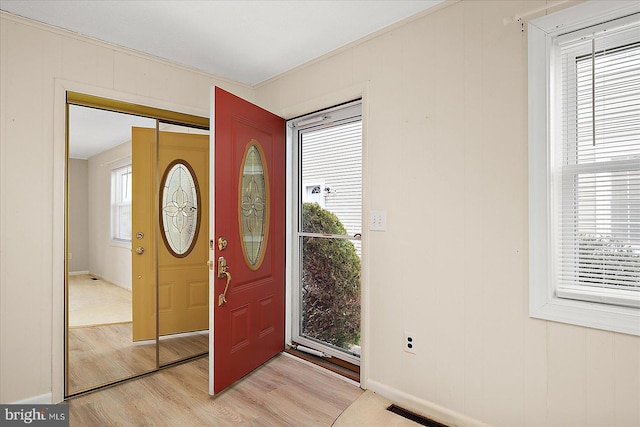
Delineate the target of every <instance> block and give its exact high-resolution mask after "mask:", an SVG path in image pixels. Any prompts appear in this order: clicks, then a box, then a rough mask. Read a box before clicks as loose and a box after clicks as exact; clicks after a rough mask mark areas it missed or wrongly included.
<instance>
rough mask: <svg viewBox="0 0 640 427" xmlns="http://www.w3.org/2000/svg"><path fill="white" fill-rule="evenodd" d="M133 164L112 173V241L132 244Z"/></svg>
mask: <svg viewBox="0 0 640 427" xmlns="http://www.w3.org/2000/svg"><path fill="white" fill-rule="evenodd" d="M131 177H132V173H131V164H128V165H126V166H124V167H120V168H117V169H114V170H112V171H111V239H112V240H114V241H116V242H131Z"/></svg>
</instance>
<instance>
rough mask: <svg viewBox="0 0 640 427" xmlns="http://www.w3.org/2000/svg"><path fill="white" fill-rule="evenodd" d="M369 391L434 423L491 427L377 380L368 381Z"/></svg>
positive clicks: (467, 426)
mask: <svg viewBox="0 0 640 427" xmlns="http://www.w3.org/2000/svg"><path fill="white" fill-rule="evenodd" d="M367 390H371V391H373V392H375V393H377V394H379V395H380V396H382V397H384V398H385V399H388V400H390V401H392V402H394V403H395V404H396V405H398V406H401V407H403V408H405V409H408V410H410V411H412V412H415V413H417V414H421V415H424V416H425V417H427V418H431V419H433V420H434V421H438V422H440V423H442V424H446V425H450V426H465V427H490V426H489V425H488V424H485V423H483V422H481V421H478V420H476V419H474V418H470V417H467V416H466V415H462V414H460V413H458V412H456V411H452V410H451V409H448V408H445V407H443V406H440V405H438V404H436V403H433V402H429V401H428V400H424V399H420V398H419V397H416V396H413V395H411V394H408V393H405V392H404V391H401V390H398V389H396V388H393V387H390V386H388V385H386V384H382V383H379V382H377V381H375V380H371V379H370V380H367Z"/></svg>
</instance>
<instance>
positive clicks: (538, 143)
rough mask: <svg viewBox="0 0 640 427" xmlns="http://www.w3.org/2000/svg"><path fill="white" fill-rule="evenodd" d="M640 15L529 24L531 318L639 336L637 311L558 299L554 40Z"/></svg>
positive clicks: (628, 5) (621, 9)
mask: <svg viewBox="0 0 640 427" xmlns="http://www.w3.org/2000/svg"><path fill="white" fill-rule="evenodd" d="M634 13H640V4H639V3H638V2H636V1H607V2H587V3H583V4H580V5H578V6H575V7H572V8H568V9H565V10H562V11H560V12H558V13H555V14H552V15H548V16H545V17H542V18H538V19H535V20H533V21H531V22H530V23H529V25H528V72H529V76H528V81H529V110H528V111H529V131H528V133H529V314H530V316H531V317H535V318H540V319H545V320H552V321H557V322H563V323H569V324H574V325H580V326H587V327H592V328H597V329H604V330H609V331H615V332H622V333H627V334H632V335H640V309H639V308H635V307H623V306H619V305H611V304H606V303H596V302H589V301H578V300H572V299H566V298H560V297H558V296H557V290H556V285H555V274H554V273H555V272H554V271H553V269H554V263H553V262H552V261H553V258H552V257H553V254H554V248H553V238H552V236H554V235H555V233H554V223H553V221H552V218H554V215H553V212H554V205H555V203H557V202H556V201H555V200H554V199H553V193H552V174H551V169H552V167H551V166H552V162H553V161H554V154H553V150H552V146H551V143H552V138H553V136H552V135H554V134H555V130H556V129H558V126H560V120H559V116H558V114H557V111H556V110H555V108H554V102H555V100H554V99H553V95H552V94H553V93H554V87H553V85H554V79H553V78H552V77H553V76H552V73H554V72H557V67H554V65H555V64H554V58H553V41H554V39H555V38H556V37H558V36H560V35H563V34H566V33H569V32H572V31H577V30H580V29H583V28H586V27H591V26H594V25H598V24H601V23H603V22H607V21H611V20H613V19H618V18H622V17H625V16H627V15H630V14H634Z"/></svg>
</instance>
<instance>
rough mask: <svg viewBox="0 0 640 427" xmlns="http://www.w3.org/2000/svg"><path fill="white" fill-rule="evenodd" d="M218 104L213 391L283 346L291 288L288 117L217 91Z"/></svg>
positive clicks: (215, 111) (215, 118)
mask: <svg viewBox="0 0 640 427" xmlns="http://www.w3.org/2000/svg"><path fill="white" fill-rule="evenodd" d="M213 105H214V109H213V119H212V122H211V123H212V125H213V130H214V132H213V135H214V136H213V137H214V145H215V146H214V175H215V176H214V208H213V210H214V217H215V218H214V228H213V229H214V249H213V251H212V253H213V263H214V265H213V269H214V272H213V273H214V277H215V279H214V294H213V295H212V299H211V301H212V306H213V307H212V308H213V311H214V315H213V327H212V329H211V330H212V333H213V339H212V340H211V341H212V342H213V352H211V353H210V358H211V360H210V367H209V369H210V375H211V374H212V375H213V378H212V379H211V380H210V383H211V384H212V385H213V386H212V387H211V384H210V393H211V394H215V393H218V392H220V391H221V390H223V389H225V388H226V387H228V386H229V385H231V384H232V383H233V382H234V381H236V380H238V379H240V378H242V377H243V376H244V375H246V374H248V373H249V372H251V371H252V370H254V369H255V368H257V367H258V366H260V365H262V364H263V363H264V362H266V361H267V360H269V359H270V358H272V357H273V356H275V355H276V354H278V353H279V352H280V351H282V350H283V349H284V288H285V286H284V268H285V262H284V242H285V231H284V224H285V220H284V204H285V140H284V130H285V124H284V120H283V119H282V118H280V117H278V116H275V115H273V114H271V113H269V112H268V111H266V110H263V109H262V108H259V107H257V106H255V105H253V104H251V103H249V102H247V101H245V100H243V99H241V98H238V97H237V96H235V95H232V94H230V93H228V92H225V91H224V90H222V89H220V88H217V87H216V88H214V100H213ZM219 241H220V243H218V242H219ZM223 241H226V244H225V243H224V242H223ZM221 258H222V259H221ZM220 263H222V264H226V267H224V266H223V267H221V268H219V267H218V264H220ZM225 270H226V271H225ZM227 283H228V286H227ZM225 288H226V292H225Z"/></svg>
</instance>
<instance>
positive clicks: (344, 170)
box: [300, 120, 362, 236]
mask: <svg viewBox="0 0 640 427" xmlns="http://www.w3.org/2000/svg"><path fill="white" fill-rule="evenodd" d="M300 150H301V163H302V165H301V169H302V172H301V174H302V176H301V178H302V183H303V185H302V187H304V188H301V193H302V200H303V202H308V203H316V204H318V205H319V206H321V207H324V209H326V210H328V211H329V212H331V213H332V214H334V215H335V216H336V218H337V219H339V220H340V222H341V223H342V225H343V226H344V231H338V232H336V229H335V225H334V224H333V223H328V224H316V223H314V224H313V225H311V224H310V223H309V221H308V220H307V219H305V218H304V213H303V218H302V231H303V232H313V233H330V234H346V235H351V236H353V235H355V234H357V233H361V232H362V121H360V120H358V121H354V122H351V123H346V124H341V125H337V126H332V127H328V128H323V129H319V130H311V131H307V132H304V133H302V135H301V142H300Z"/></svg>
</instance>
